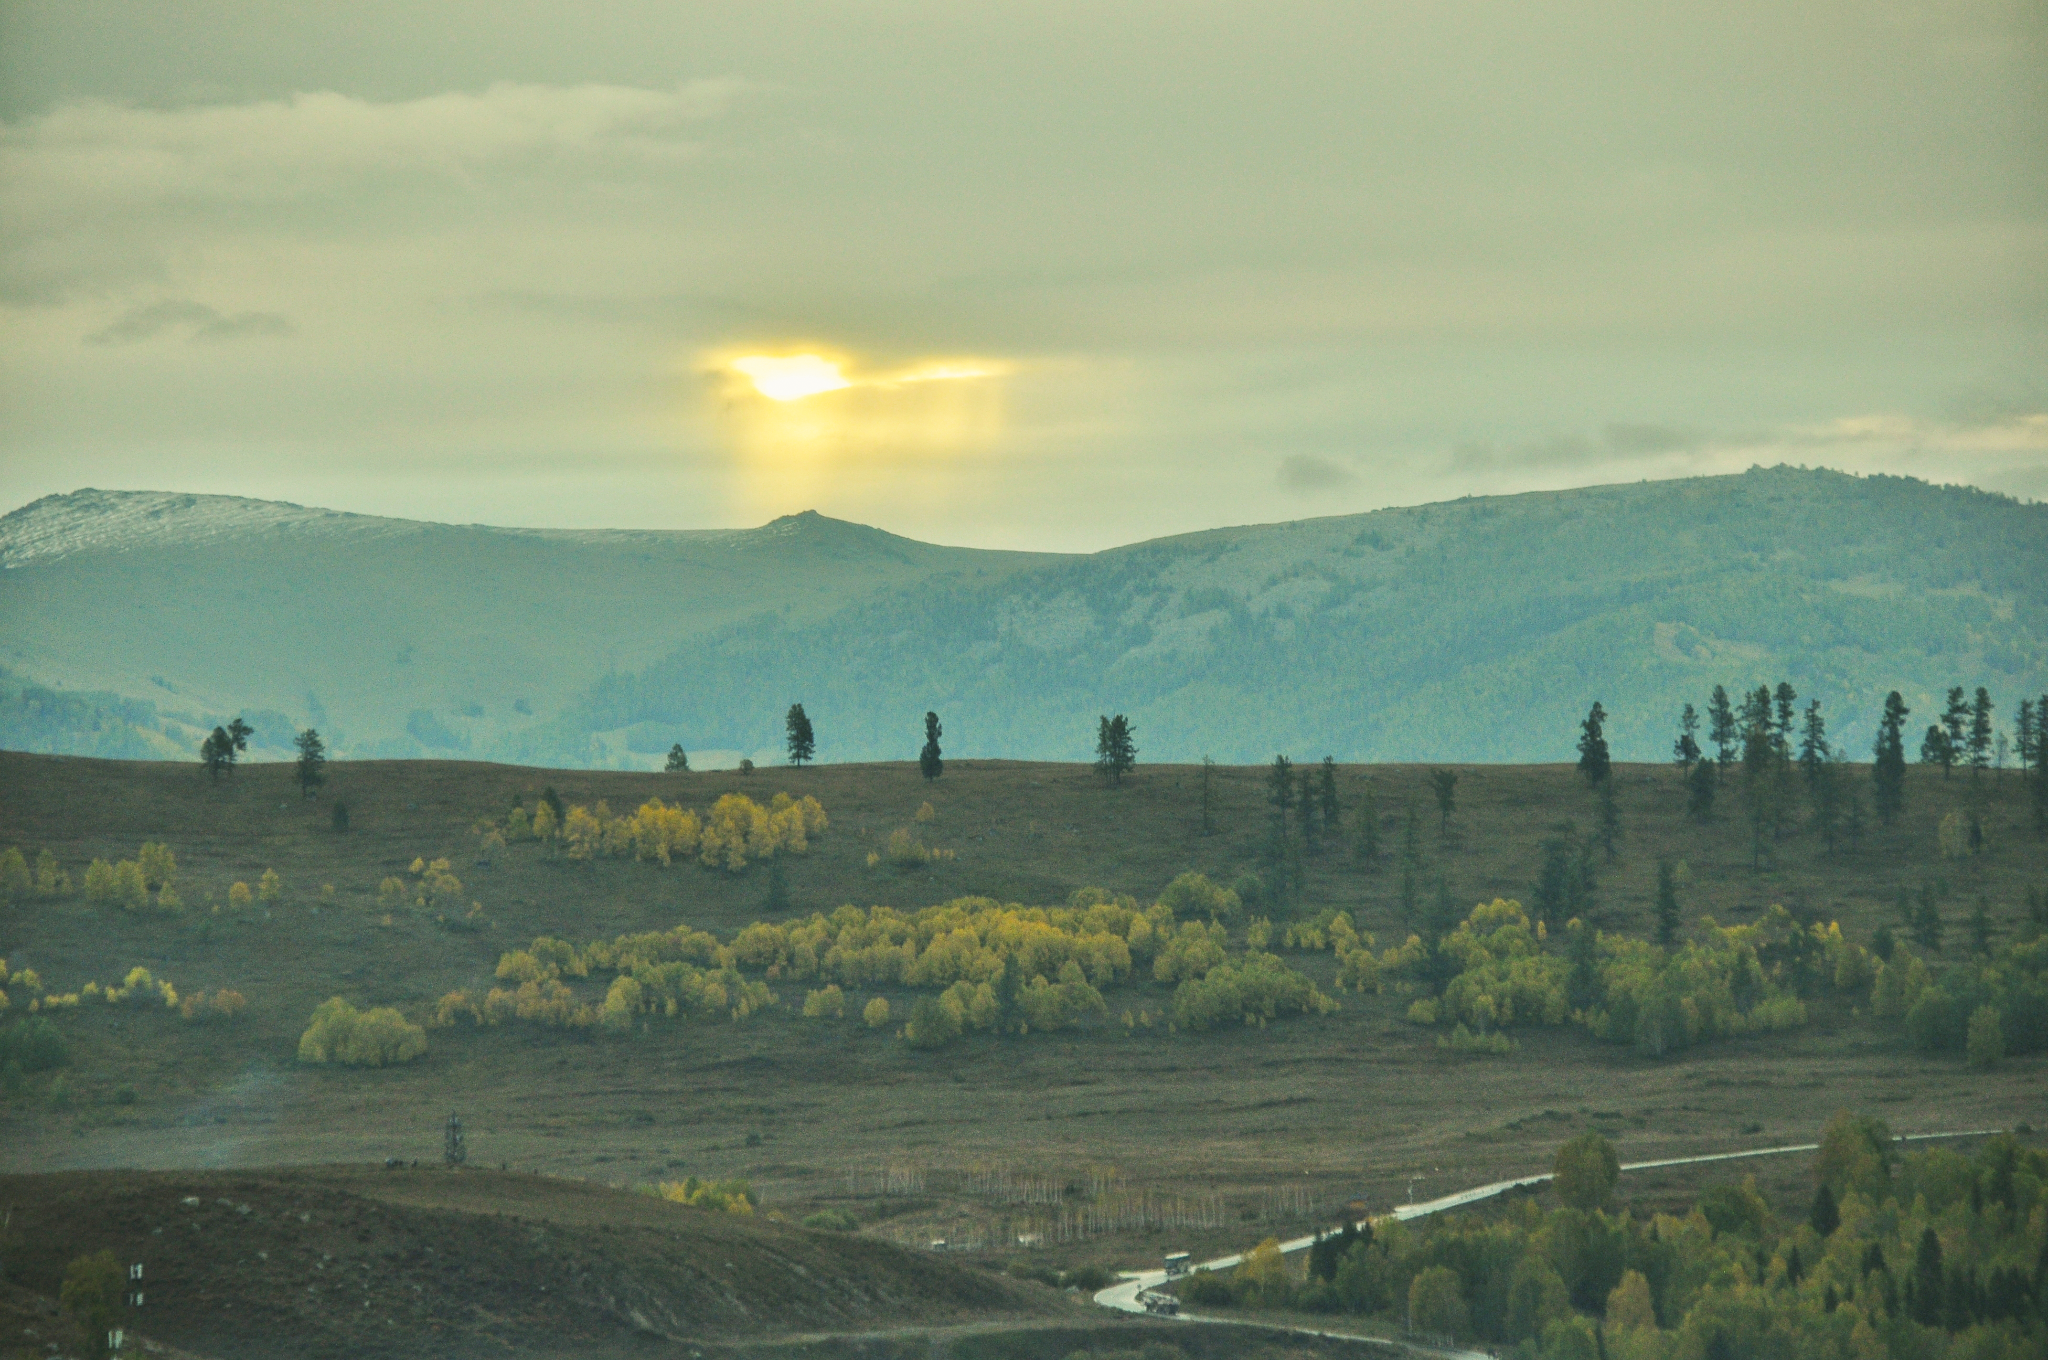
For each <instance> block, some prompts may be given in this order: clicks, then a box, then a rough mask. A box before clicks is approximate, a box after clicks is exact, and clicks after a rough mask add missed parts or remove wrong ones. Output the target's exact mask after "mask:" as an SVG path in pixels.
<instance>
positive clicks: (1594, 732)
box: [1579, 699, 1613, 784]
mask: <svg viewBox="0 0 2048 1360" xmlns="http://www.w3.org/2000/svg"><path fill="white" fill-rule="evenodd" d="M1606 726H1607V710H1606V709H1604V708H1602V707H1601V706H1600V701H1599V700H1598V699H1595V700H1594V701H1593V707H1592V710H1591V711H1590V712H1588V713H1587V714H1586V720H1585V721H1584V722H1582V723H1580V724H1579V733H1580V735H1579V773H1580V774H1582V775H1584V776H1586V782H1587V783H1589V784H1597V783H1599V782H1600V781H1601V780H1603V779H1605V778H1607V775H1608V771H1609V770H1611V769H1612V768H1613V762H1612V761H1610V760H1609V759H1608V757H1607V736H1606Z"/></svg>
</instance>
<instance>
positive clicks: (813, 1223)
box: [804, 1209, 860, 1232]
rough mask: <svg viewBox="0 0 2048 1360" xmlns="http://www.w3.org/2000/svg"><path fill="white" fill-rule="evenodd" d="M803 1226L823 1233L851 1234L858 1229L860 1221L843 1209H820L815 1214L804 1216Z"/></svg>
mask: <svg viewBox="0 0 2048 1360" xmlns="http://www.w3.org/2000/svg"><path fill="white" fill-rule="evenodd" d="M804 1226H805V1227H806V1228H818V1229H822V1230H823V1231H825V1232H852V1231H853V1230H854V1229H856V1228H858V1227H860V1220H859V1219H858V1218H855V1217H854V1216H853V1215H852V1214H850V1213H848V1212H847V1211H846V1210H844V1209H820V1210H818V1212H817V1213H815V1214H806V1215H804Z"/></svg>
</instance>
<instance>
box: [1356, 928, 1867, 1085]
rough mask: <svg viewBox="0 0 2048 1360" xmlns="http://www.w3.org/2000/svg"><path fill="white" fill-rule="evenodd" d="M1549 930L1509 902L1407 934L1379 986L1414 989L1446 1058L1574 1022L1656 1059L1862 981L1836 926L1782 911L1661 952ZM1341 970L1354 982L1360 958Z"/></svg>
mask: <svg viewBox="0 0 2048 1360" xmlns="http://www.w3.org/2000/svg"><path fill="white" fill-rule="evenodd" d="M1558 934H1559V935H1561V936H1562V939H1555V938H1553V936H1552V934H1551V932H1550V931H1549V929H1548V928H1547V925H1546V923H1544V922H1542V921H1540V920H1539V921H1533V922H1532V921H1531V920H1530V918H1529V915H1528V913H1527V912H1526V911H1524V910H1523V908H1522V905H1521V903H1519V902H1513V901H1506V900H1502V899H1496V900H1494V901H1493V902H1491V903H1487V904H1484V905H1481V906H1479V907H1477V908H1475V909H1474V910H1473V912H1472V914H1471V915H1470V916H1468V917H1467V918H1466V919H1465V920H1464V921H1463V922H1461V923H1460V924H1459V925H1458V928H1457V929H1456V930H1454V931H1452V932H1450V933H1449V934H1446V935H1443V936H1441V937H1439V938H1438V939H1437V940H1436V941H1434V942H1433V943H1431V942H1426V941H1424V940H1423V939H1422V938H1421V937H1419V936H1412V935H1411V936H1410V937H1409V938H1408V941H1407V942H1406V943H1405V944H1404V945H1403V946H1402V947H1401V948H1400V949H1398V950H1389V951H1388V952H1387V953H1386V954H1385V955H1383V956H1382V957H1381V958H1380V960H1379V961H1378V962H1379V966H1378V980H1379V981H1380V983H1381V985H1384V984H1385V982H1387V981H1398V982H1400V983H1403V984H1406V985H1407V986H1409V987H1412V988H1415V989H1418V990H1421V991H1423V992H1424V995H1423V996H1422V997H1420V998H1419V999H1417V1000H1416V1001H1415V1002H1414V1003H1413V1004H1411V1005H1410V1007H1409V1010H1408V1018H1409V1019H1411V1020H1414V1021H1416V1022H1418V1023H1421V1024H1442V1025H1445V1026H1456V1028H1455V1029H1454V1030H1453V1032H1452V1034H1451V1035H1450V1036H1449V1038H1448V1039H1447V1041H1446V1042H1447V1045H1448V1046H1450V1047H1453V1048H1464V1047H1468V1046H1477V1045H1476V1044H1475V1042H1474V1041H1476V1040H1477V1039H1479V1038H1482V1037H1484V1036H1486V1035H1489V1034H1492V1033H1495V1032H1496V1031H1504V1030H1509V1029H1514V1028H1518V1027H1525V1026H1531V1025H1550V1026H1556V1025H1565V1024H1576V1025H1579V1026H1581V1027H1583V1028H1585V1029H1586V1030H1588V1031H1590V1032H1591V1033H1593V1034H1595V1035H1597V1036H1599V1037H1600V1038H1603V1039H1607V1040H1609V1041H1611V1042H1614V1043H1625V1044H1631V1045H1633V1046H1635V1047H1636V1048H1637V1049H1638V1050H1640V1051H1641V1052H1643V1053H1645V1054H1647V1055H1649V1056H1652V1057H1655V1056H1661V1055H1663V1054H1665V1053H1668V1052H1672V1051H1674V1050H1677V1049H1682V1048H1687V1047H1690V1046H1691V1045H1694V1044H1697V1043H1701V1042H1703V1041H1705V1040H1709V1039H1713V1038H1717V1037H1721V1036H1726V1035H1734V1034H1746V1033H1752V1032H1756V1031H1763V1030H1779V1029H1792V1028H1796V1027H1798V1026H1800V1025H1803V1024H1805V1023H1806V1006H1805V1003H1804V1002H1803V1001H1801V1000H1800V997H1801V995H1802V993H1805V992H1808V991H1811V990H1813V989H1815V988H1818V987H1831V986H1834V985H1837V984H1838V983H1839V985H1842V986H1844V987H1853V986H1857V985H1859V984H1861V983H1864V982H1867V981H1868V979H1869V976H1870V973H1869V969H1868V967H1867V966H1866V965H1864V964H1862V963H1861V962H1859V961H1860V960H1861V959H1862V958H1863V957H1864V951H1863V949H1862V947H1861V946H1860V945H1854V944H1850V943H1848V942H1847V941H1845V940H1844V939H1843V938H1842V932H1841V929H1840V927H1839V926H1835V925H1828V926H1819V925H1815V926H1810V927H1805V928H1802V927H1800V926H1799V924H1798V923H1797V922H1795V921H1793V920H1792V918H1791V916H1790V914H1788V913H1787V912H1786V911H1785V910H1784V908H1782V907H1772V908H1771V909H1770V910H1769V911H1767V912H1766V913H1765V914H1764V915H1763V917H1762V918H1761V919H1759V920H1758V921H1757V922H1756V923H1755V924H1752V925H1746V926H1728V927H1720V926H1716V925H1715V924H1714V923H1713V922H1712V921H1711V920H1709V921H1706V922H1705V923H1703V925H1702V927H1701V936H1702V938H1700V939H1698V940H1692V941H1687V942H1685V943H1683V944H1681V945H1677V946H1675V947H1673V948H1668V949H1667V948H1663V947H1660V946H1658V945H1655V944H1652V943H1650V942H1648V941H1646V940H1639V939H1635V938H1632V937H1630V936H1626V935H1610V934H1608V933H1606V932H1604V931H1600V930H1596V929H1595V928H1594V927H1592V926H1590V925H1588V924H1587V923H1585V922H1584V921H1582V920H1579V919H1577V918H1574V919H1573V920H1571V921H1569V922H1567V923H1566V925H1565V926H1564V928H1563V930H1561V931H1560V932H1558ZM1350 972H1351V974H1352V975H1353V976H1354V977H1360V976H1361V975H1362V974H1363V973H1364V968H1363V961H1361V962H1360V964H1357V965H1354V966H1353V967H1352V968H1351V970H1350ZM1362 980H1365V981H1372V980H1373V979H1372V978H1370V977H1363V978H1362ZM1488 1046H1489V1047H1494V1048H1501V1047H1505V1045H1504V1044H1499V1043H1496V1044H1492V1045H1488Z"/></svg>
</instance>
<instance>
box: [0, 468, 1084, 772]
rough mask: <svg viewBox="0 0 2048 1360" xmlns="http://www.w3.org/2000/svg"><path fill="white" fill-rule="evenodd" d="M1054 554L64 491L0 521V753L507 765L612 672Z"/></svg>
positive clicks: (650, 744)
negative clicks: (200, 753)
mask: <svg viewBox="0 0 2048 1360" xmlns="http://www.w3.org/2000/svg"><path fill="white" fill-rule="evenodd" d="M1044 560H1048V559H1047V558H1044V557H1040V556H1034V555H1032V554H1024V553H997V552H981V551H977V550H974V549H965V548H945V547H938V546H934V545H932V544H928V543H918V542H914V541H912V540H910V539H905V538H898V537H896V536H895V535H893V534H888V533H884V532H882V531H881V530H879V529H870V528H867V527H865V526H862V525H857V524H848V523H845V522H843V521H839V520H830V519H825V518H823V517H822V516H819V515H816V514H811V513H806V514H801V515H790V516H785V517H784V518H782V519H779V520H776V521H774V522H773V523H771V524H768V525H765V526H763V527H761V528H759V529H750V530H739V531H733V532H723V531H720V532H675V533H659V532H630V531H612V530H604V531H596V530H593V531H567V530H562V531H557V530H545V531H544V530H527V529H500V528H490V527H487V526H481V525H448V524H428V523H421V522H416V521H411V520H395V519H379V518H375V517H372V516H367V515H348V514H340V513H337V512H334V511H329V510H313V509H304V508H302V507H299V506H295V505H285V504H280V503H277V502H269V501H252V500H243V499H240V498H236V497H228V496H184V495H173V494H169V493H162V492H117V491H80V492H76V493H74V494H72V495H68V496H51V497H46V498H45V499H43V500H40V501H37V502H36V503H34V504H33V505H29V506H24V507H23V508H21V509H19V510H16V511H14V512H13V513H12V514H9V515H7V516H5V517H4V518H0V638H4V642H0V668H4V669H5V672H9V673H0V742H4V743H5V744H6V745H7V746H9V747H10V748H12V749H18V750H40V751H51V752H59V753H68V754H94V755H108V756H127V757H144V758H146V757H150V756H169V757H175V758H186V759H189V758H191V754H192V752H193V750H194V749H195V746H196V743H197V741H198V740H199V736H200V735H202V734H203V733H204V732H205V731H206V730H207V729H209V728H211V727H212V726H213V724H215V723H218V722H223V721H225V720H226V719H227V718H229V717H231V716H233V715H234V714H236V713H243V714H246V715H247V716H248V717H249V719H250V721H251V722H252V723H253V724H254V726H255V728H256V738H255V742H256V746H257V752H256V754H257V755H258V756H261V755H263V754H265V753H266V752H267V753H268V754H270V755H272V756H276V755H279V754H283V753H285V752H287V751H288V749H289V746H290V741H291V736H292V733H293V730H294V728H296V727H299V726H304V725H306V724H309V723H310V724H313V725H316V726H318V727H319V728H321V729H322V731H323V732H324V733H325V734H326V735H327V737H328V738H329V740H330V741H331V742H332V743H333V744H334V745H335V747H336V749H337V752H338V753H342V754H349V755H354V756H358V757H365V756H378V755H383V756H420V755H425V754H428V753H430V752H438V753H441V754H444V755H446V754H457V753H475V754H489V753H491V752H493V751H495V750H496V749H498V748H499V747H500V746H501V745H502V744H503V743H504V742H505V741H506V739H507V738H508V736H510V735H511V734H515V733H517V732H519V731H520V730H521V729H523V728H526V727H529V726H531V725H532V724H533V723H535V722H537V721H544V720H546V719H547V718H548V717H549V716H550V715H552V714H553V713H554V712H556V711H557V710H558V708H559V707H560V705H561V703H562V702H563V701H564V700H566V699H567V698H568V697H569V696H570V695H572V694H573V693H575V692H576V691H577V690H579V689H581V688H582V687H584V686H587V685H589V684H591V683H592V682H594V681H595V680H597V679H598V678H599V677H600V676H602V675H603V674H605V673H606V672H607V671H608V670H610V669H613V668H618V667H625V668H637V667H640V666H644V665H646V664H649V663H651V662H652V661H654V660H655V659H657V658H658V657H660V656H662V655H664V654H666V653H668V652H670V651H672V650H673V649H674V648H676V647H677V646H678V645H679V644H681V643H682V642H684V640H686V639H688V638H691V637H694V636H696V635H698V634H701V633H704V632H706V631H709V630H712V629H715V628H719V627H724V626H727V625H730V624H732V623H734V622H736V621H738V620H741V619H744V618H748V617H751V616H753V615H756V614H762V613H772V614H775V615H776V616H778V617H784V618H788V619H790V620H792V621H796V620H811V619H816V618H819V617H822V616H823V615H825V614H827V613H830V612H832V611H834V610H836V609H838V608H840V607H842V606H844V605H845V604H847V603H849V602H851V601H853V600H856V599H859V598H860V597H861V596H862V595H863V594H866V593H868V592H871V591H874V590H876V589H879V588H882V587H885V586H889V587H901V586H905V585H908V584H910V583H912V582H915V581H921V580H923V579H925V578H926V577H928V576H931V575H932V574H934V573H946V572H953V571H979V572H995V573H998V574H1000V573H1001V572H1003V571H1007V570H1009V569H1011V568H1013V567H1014V566H1016V565H1018V564H1021V563H1030V562H1038V561H1044ZM59 686H61V689H59V688H58V687H59ZM638 738H639V734H636V733H631V732H626V733H618V734H613V740H611V741H609V742H605V741H599V742H595V743H593V742H592V741H591V740H589V738H588V736H587V735H586V736H585V737H584V738H583V739H582V740H581V741H579V742H577V743H576V744H575V745H574V746H573V747H572V748H570V749H566V750H560V751H557V752H555V753H554V754H555V756H556V758H557V759H558V760H560V761H561V762H563V763H570V764H592V765H606V764H612V763H629V764H638V765H640V766H642V767H645V766H646V765H647V764H648V763H649V761H650V760H652V759H654V758H655V757H656V756H657V754H658V753H659V752H663V751H666V750H667V749H668V741H667V740H665V739H663V740H659V741H658V742H657V741H656V739H655V738H654V737H648V738H647V739H646V740H645V741H642V740H639V739H638ZM641 748H645V749H641ZM636 756H637V757H638V759H637V760H635V759H633V757H636Z"/></svg>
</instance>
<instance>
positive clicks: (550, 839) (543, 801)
mask: <svg viewBox="0 0 2048 1360" xmlns="http://www.w3.org/2000/svg"><path fill="white" fill-rule="evenodd" d="M830 825H831V822H830V819H829V818H827V817H826V815H825V808H824V805H823V804H821V803H820V802H819V801H818V800H817V799H816V798H813V797H811V796H809V795H808V794H807V795H805V796H804V797H802V798H792V797H791V796H790V795H789V794H787V793H778V794H776V795H775V796H774V797H773V798H772V799H770V800H769V802H768V805H767V806H766V807H763V806H762V805H761V804H759V803H756V802H755V801H754V800H753V799H751V798H749V797H747V796H746V795H745V794H743V793H728V794H726V795H724V796H723V797H721V798H720V799H719V800H718V801H717V802H716V803H715V804H713V805H712V807H711V809H710V811H708V812H705V813H702V814H700V813H697V812H695V811H692V810H691V809H688V808H683V807H672V806H670V805H669V804H667V803H664V802H662V801H661V800H660V799H659V798H654V799H650V800H648V801H647V802H645V803H643V804H641V805H640V806H639V807H638V808H637V809H635V810H634V811H633V812H632V813H630V814H629V815H627V816H623V817H621V816H618V815H616V814H614V813H613V812H612V810H611V809H610V808H609V807H607V806H606V805H605V803H604V802H603V801H602V800H600V801H599V802H598V804H597V805H596V806H595V807H585V806H583V805H582V804H575V805H573V806H564V805H563V803H562V800H561V799H560V797H558V796H557V795H556V794H555V791H554V790H553V789H552V788H550V789H547V790H545V791H544V792H543V793H542V794H541V796H540V798H539V799H538V800H537V801H536V802H535V803H534V805H533V807H532V808H531V809H528V808H527V807H526V806H525V804H524V801H523V800H521V801H516V802H514V804H513V806H512V809H511V811H510V812H508V813H507V814H506V815H505V817H504V819H503V820H502V822H497V823H491V824H488V825H486V826H485V827H484V828H483V835H484V840H485V848H486V850H487V851H488V850H490V849H492V848H495V846H497V845H503V844H504V843H505V842H507V841H510V842H520V841H535V842H539V843H541V844H543V845H545V846H547V847H548V848H550V849H551V850H554V851H556V852H557V853H559V854H561V855H563V856H565V857H566V858H569V859H572V860H588V859H597V858H600V857H604V858H619V859H624V858H632V859H640V860H653V861H657V862H659V863H660V864H662V865H664V866H666V865H669V864H671V863H673V862H674V861H675V860H677V859H691V858H694V859H695V860H697V862H698V863H700V864H702V865H703V866H704V867H705V868H707V869H726V870H729V871H731V872H733V873H739V872H740V871H742V870H744V869H745V868H746V867H747V865H748V864H749V863H751V862H753V861H756V860H766V859H773V858H774V857H775V856H776V855H779V854H789V855H802V854H808V853H809V851H810V848H811V847H810V843H811V841H812V840H814V839H815V838H817V837H818V836H821V835H823V834H824V833H825V831H826V829H827V828H828V827H829V826H830Z"/></svg>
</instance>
